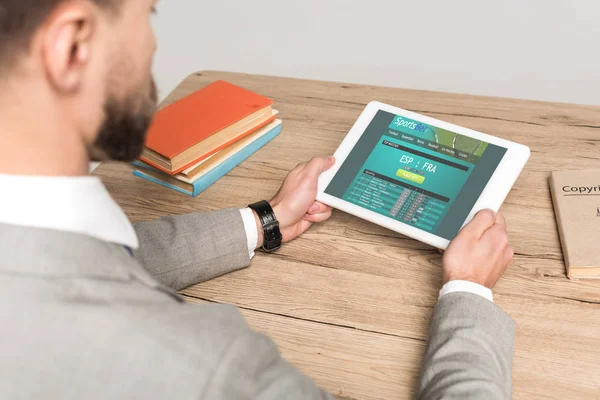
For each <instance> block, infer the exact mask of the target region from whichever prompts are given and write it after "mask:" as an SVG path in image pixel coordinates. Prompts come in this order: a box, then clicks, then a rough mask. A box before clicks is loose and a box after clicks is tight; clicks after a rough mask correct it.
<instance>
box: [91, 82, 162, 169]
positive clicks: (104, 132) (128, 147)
mask: <svg viewBox="0 0 600 400" xmlns="http://www.w3.org/2000/svg"><path fill="white" fill-rule="evenodd" d="M157 99H158V95H157V90H156V84H155V82H154V80H152V81H151V82H150V94H149V95H145V96H144V97H143V98H142V99H141V102H140V96H139V94H136V95H135V96H130V97H129V98H127V99H126V100H125V101H118V100H117V99H116V98H115V97H114V96H111V97H109V98H108V100H107V101H106V103H105V105H104V113H105V117H104V122H103V123H102V125H101V127H100V130H99V133H98V136H97V138H96V141H95V142H94V145H93V146H92V148H91V149H90V158H91V159H92V160H93V161H108V160H113V161H133V160H135V159H137V158H138V157H139V156H140V155H141V154H142V151H143V150H144V144H145V142H146V134H147V133H148V128H150V124H151V123H152V117H153V116H154V113H155V110H156V104H157Z"/></svg>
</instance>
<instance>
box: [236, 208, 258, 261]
mask: <svg viewBox="0 0 600 400" xmlns="http://www.w3.org/2000/svg"><path fill="white" fill-rule="evenodd" d="M240 214H242V221H244V229H245V230H246V238H247V239H248V254H249V255H250V259H252V258H253V257H254V250H256V246H258V231H257V228H256V220H255V219H254V212H252V210H251V209H249V208H242V209H240Z"/></svg>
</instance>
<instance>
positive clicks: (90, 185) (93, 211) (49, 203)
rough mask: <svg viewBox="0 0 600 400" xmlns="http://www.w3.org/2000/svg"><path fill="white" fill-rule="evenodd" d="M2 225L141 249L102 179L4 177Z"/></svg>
mask: <svg viewBox="0 0 600 400" xmlns="http://www.w3.org/2000/svg"><path fill="white" fill-rule="evenodd" d="M0 190H1V191H2V194H1V195H0V223H6V224H12V225H21V226H28V227H34V228H46V229H55V230H59V231H66V232H73V233H80V234H84V235H89V236H93V237H95V238H98V239H101V240H104V241H107V242H111V243H116V244H120V245H123V246H127V247H130V248H132V249H137V248H138V238H137V235H136V233H135V230H134V229H133V226H132V225H131V223H130V222H129V219H128V218H127V216H126V215H125V213H124V212H123V210H121V208H120V207H119V206H118V205H117V203H116V202H115V201H114V200H113V199H112V197H111V196H110V194H109V193H108V191H107V190H106V188H105V187H104V185H103V184H102V182H101V181H100V179H98V178H96V177H92V176H86V177H35V176H16V175H3V174H0Z"/></svg>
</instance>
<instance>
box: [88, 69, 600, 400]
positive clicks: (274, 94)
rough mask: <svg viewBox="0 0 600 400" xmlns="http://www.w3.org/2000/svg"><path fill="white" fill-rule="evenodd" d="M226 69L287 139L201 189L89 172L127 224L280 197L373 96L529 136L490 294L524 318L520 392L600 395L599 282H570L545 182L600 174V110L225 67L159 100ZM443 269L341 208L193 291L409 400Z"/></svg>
mask: <svg viewBox="0 0 600 400" xmlns="http://www.w3.org/2000/svg"><path fill="white" fill-rule="evenodd" d="M217 79H224V80H227V81H229V82H232V83H234V84H237V85H240V86H243V87H245V88H247V89H250V90H253V91H256V92H258V93H260V94H263V95H265V96H269V97H271V98H273V99H274V100H275V108H276V109H278V110H279V111H280V112H281V113H280V115H279V116H280V118H281V119H283V127H284V128H283V132H282V134H281V135H280V136H279V137H277V138H276V139H275V140H274V141H273V142H271V143H270V144H268V145H267V146H266V147H265V148H264V149H262V150H260V151H259V152H258V153H256V154H255V155H254V156H252V157H251V158H250V159H248V160H247V161H245V162H244V163H242V164H241V165H240V166H239V167H237V168H236V169H234V170H233V171H231V172H230V173H229V174H228V175H227V176H225V177H224V178H223V179H221V180H220V181H219V182H217V183H216V184H215V185H213V186H212V187H210V188H209V189H208V190H207V191H205V192H204V193H202V194H200V196H198V197H197V198H191V197H188V196H185V195H182V194H179V193H177V192H175V191H172V190H169V189H166V188H163V187H161V186H158V185H155V184H152V183H150V182H147V181H145V180H143V179H140V178H137V177H134V176H133V175H132V174H131V170H132V168H131V167H130V166H129V165H125V164H118V163H104V164H102V165H101V166H100V167H99V168H98V169H97V170H96V171H95V172H94V173H95V175H98V176H100V177H101V178H102V179H103V181H104V182H105V184H106V186H107V187H108V189H109V191H110V192H111V194H112V195H113V196H114V198H115V199H116V201H117V202H118V203H119V204H120V205H121V206H122V207H123V208H124V209H125V211H126V213H127V214H128V216H129V217H130V218H131V220H132V221H133V222H137V221H143V220H151V219H155V218H157V217H161V216H164V215H171V214H184V213H189V212H197V211H209V210H216V209H221V208H227V207H244V206H245V205H246V204H249V203H251V202H254V201H257V200H261V199H269V198H271V197H272V196H273V195H274V194H275V192H276V191H277V189H278V188H279V186H280V184H281V182H282V180H283V179H284V178H285V176H286V174H287V173H288V171H290V170H291V169H293V167H294V166H295V165H296V164H298V163H300V162H303V161H306V160H308V159H310V158H312V157H314V156H321V155H330V154H333V152H334V151H335V149H336V148H337V146H338V145H339V143H340V142H341V140H342V139H343V137H344V136H345V135H346V133H347V132H348V130H349V129H350V127H351V126H352V125H353V123H354V122H355V121H356V119H357V118H358V116H359V115H360V113H361V111H362V110H363V108H364V107H365V105H366V104H367V103H368V102H369V101H371V100H378V101H382V102H385V103H389V104H392V105H395V106H398V107H402V108H405V109H408V110H412V111H416V112H419V113H423V114H426V115H429V116H432V117H435V118H438V119H442V120H445V121H448V122H451V123H454V124H458V125H462V126H465V127H468V128H472V129H475V130H478V131H482V132H485V133H489V134H492V135H496V136H500V137H503V138H506V139H509V140H513V141H517V142H520V143H523V144H526V145H528V146H529V147H530V148H531V151H532V155H531V159H530V161H529V163H528V164H527V166H526V168H525V170H524V171H523V173H522V175H521V177H520V178H519V180H518V181H517V183H516V185H515V186H514V188H513V190H512V192H511V193H510V195H509V196H508V198H507V200H506V202H505V204H504V205H503V207H502V210H501V211H502V212H503V213H504V215H505V217H506V219H507V223H508V229H509V234H510V238H511V244H512V246H513V247H514V249H515V258H514V262H513V264H512V265H511V266H510V267H509V269H508V271H507V273H506V274H505V276H504V277H503V278H502V279H501V280H500V282H499V283H498V285H497V286H496V288H495V289H494V294H495V301H496V304H498V306H500V307H502V308H503V309H504V310H505V311H506V312H507V313H508V314H509V315H511V316H512V317H513V318H514V319H515V321H516V325H517V338H516V345H515V355H514V370H513V377H514V398H515V399H541V398H543V399H567V398H568V399H598V398H600V281H591V280H589V281H569V280H568V279H567V278H566V274H565V269H564V263H563V259H562V253H561V249H560V242H559V238H558V233H557V228H556V221H555V219H554V212H553V209H552V203H551V199H550V193H549V188H548V176H549V173H550V172H551V171H553V170H557V169H573V170H576V169H587V168H600V107H593V106H580V105H568V104H559V103H543V102H533V101H523V100H512V99H501V98H490V97H476V96H467V95H457V94H448V93H436V92H426V91H414V90H404V89H391V88H384V87H374V86H362V85H353V84H341V83H333V82H316V81H306V80H297V79H288V78H276V77H267V76H257V75H245V74H234V73H225V72H200V73H196V74H193V75H191V76H190V77H188V78H187V79H186V80H185V81H184V82H183V83H182V84H181V85H180V86H179V87H178V88H177V89H176V90H175V91H174V92H173V93H172V94H171V95H170V96H169V97H168V98H167V99H166V100H165V102H164V103H163V106H164V105H167V104H170V103H172V102H173V101H175V100H177V99H179V98H181V97H182V96H185V95H187V94H189V93H190V92H192V91H194V90H197V89H199V88H201V87H203V86H205V85H206V84H208V83H210V82H213V81H215V80H217ZM440 265H441V257H440V255H439V254H438V253H437V251H436V250H434V249H432V248H430V247H428V246H427V245H424V244H421V243H419V242H416V241H414V240H412V239H408V238H406V237H403V236H402V235H399V234H397V233H395V232H392V231H389V230H386V229H384V228H381V227H379V226H376V225H373V224H370V223H368V222H365V221H362V220H360V219H358V218H355V217H353V216H350V215H348V214H345V213H343V212H335V213H334V216H333V217H332V218H331V220H329V221H327V222H326V223H323V224H320V225H316V226H314V227H313V228H311V229H310V230H309V231H308V232H307V233H306V234H305V235H304V236H302V237H301V238H299V239H297V240H295V241H294V242H292V243H289V244H287V245H286V246H284V247H283V248H282V249H281V251H280V252H278V253H277V254H274V255H265V254H262V253H257V255H256V257H255V258H254V260H253V261H252V264H251V266H250V268H248V269H245V270H242V271H239V272H236V273H233V274H230V275H227V276H223V277H221V278H218V279H215V280H213V281H210V282H206V283H204V284H200V285H197V286H194V287H191V288H188V289H186V290H185V291H184V292H183V293H184V294H185V295H186V296H188V297H189V299H190V301H196V302H206V301H209V302H219V303H231V304H234V305H236V306H238V307H239V308H240V309H241V310H242V312H243V313H244V315H245V316H246V318H247V319H248V322H249V323H250V324H251V325H252V326H253V327H254V328H255V329H257V330H260V331H263V332H266V333H268V334H269V335H271V336H272V337H273V339H274V340H275V341H276V342H277V344H278V345H279V347H280V349H281V351H282V353H283V355H284V356H285V357H286V358H287V359H289V360H290V361H291V362H293V363H295V364H296V365H298V366H299V367H300V368H301V369H302V370H303V371H305V372H306V373H307V374H308V375H310V376H311V377H313V378H314V379H315V380H316V381H317V382H318V383H319V384H320V385H322V386H323V387H325V388H327V389H328V390H330V391H331V392H332V393H334V394H336V395H337V396H339V397H340V398H345V399H409V398H413V397H414V395H415V392H416V388H417V382H418V377H419V372H420V363H421V357H422V354H423V351H424V349H425V344H426V340H427V330H428V324H429V319H430V317H431V315H432V312H433V308H434V306H435V304H436V300H437V292H438V290H439V289H440V286H441V268H440Z"/></svg>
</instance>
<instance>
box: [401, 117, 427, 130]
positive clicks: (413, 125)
mask: <svg viewBox="0 0 600 400" xmlns="http://www.w3.org/2000/svg"><path fill="white" fill-rule="evenodd" d="M393 125H394V126H395V127H396V128H400V127H402V128H408V129H410V130H413V131H417V132H421V133H423V132H425V131H426V130H427V128H429V126H427V125H425V124H421V123H419V122H416V121H412V120H410V119H404V118H402V117H396V119H395V120H394V122H393Z"/></svg>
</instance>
